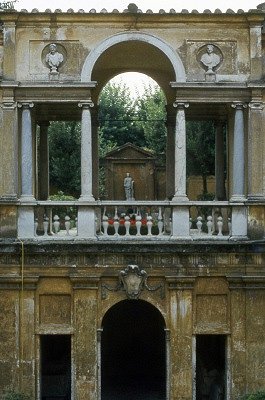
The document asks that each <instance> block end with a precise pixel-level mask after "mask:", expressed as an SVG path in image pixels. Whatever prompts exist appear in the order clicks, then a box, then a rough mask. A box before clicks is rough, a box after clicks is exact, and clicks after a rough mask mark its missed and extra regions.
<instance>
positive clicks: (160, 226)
mask: <svg viewBox="0 0 265 400" xmlns="http://www.w3.org/2000/svg"><path fill="white" fill-rule="evenodd" d="M157 226H158V235H159V236H161V235H162V234H163V228H164V223H163V217H162V209H161V207H159V209H158V222H157Z"/></svg>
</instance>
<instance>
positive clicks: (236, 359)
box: [228, 278, 246, 399]
mask: <svg viewBox="0 0 265 400" xmlns="http://www.w3.org/2000/svg"><path fill="white" fill-rule="evenodd" d="M228 282H229V289H230V304H231V311H230V312H231V341H230V346H231V349H230V350H231V351H230V354H231V360H230V363H231V385H230V388H231V398H233V399H234V398H235V399H236V398H239V397H240V396H242V395H243V394H244V393H245V385H246V368H245V366H246V294H245V284H244V283H243V282H242V280H241V279H240V278H228Z"/></svg>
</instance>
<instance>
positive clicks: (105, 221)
mask: <svg viewBox="0 0 265 400" xmlns="http://www.w3.org/2000/svg"><path fill="white" fill-rule="evenodd" d="M108 226H109V218H108V216H107V215H106V207H104V212H103V217H102V227H103V235H104V236H108Z"/></svg>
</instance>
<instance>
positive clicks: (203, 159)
mask: <svg viewBox="0 0 265 400" xmlns="http://www.w3.org/2000/svg"><path fill="white" fill-rule="evenodd" d="M214 160H215V128H214V122H213V121H188V122H187V175H188V176H190V175H201V176H202V179H203V195H204V196H205V195H207V193H208V188H207V177H208V176H209V175H214V173H215V162H214Z"/></svg>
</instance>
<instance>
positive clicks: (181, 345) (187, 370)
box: [167, 277, 194, 400]
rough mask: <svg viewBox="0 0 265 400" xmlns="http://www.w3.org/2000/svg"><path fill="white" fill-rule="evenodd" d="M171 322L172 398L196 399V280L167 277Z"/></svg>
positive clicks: (175, 399) (176, 399) (179, 399)
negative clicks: (193, 339) (194, 303)
mask: <svg viewBox="0 0 265 400" xmlns="http://www.w3.org/2000/svg"><path fill="white" fill-rule="evenodd" d="M167 280H168V282H169V296H170V317H169V320H170V321H171V327H170V328H171V336H170V337H171V371H170V372H171V396H170V399H174V400H190V399H192V368H191V365H192V292H193V284H194V279H193V278H188V279H185V278H181V277H180V278H173V277H172V278H171V277H170V278H167Z"/></svg>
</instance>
